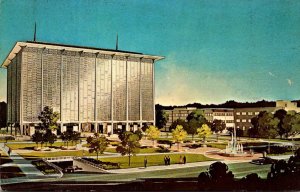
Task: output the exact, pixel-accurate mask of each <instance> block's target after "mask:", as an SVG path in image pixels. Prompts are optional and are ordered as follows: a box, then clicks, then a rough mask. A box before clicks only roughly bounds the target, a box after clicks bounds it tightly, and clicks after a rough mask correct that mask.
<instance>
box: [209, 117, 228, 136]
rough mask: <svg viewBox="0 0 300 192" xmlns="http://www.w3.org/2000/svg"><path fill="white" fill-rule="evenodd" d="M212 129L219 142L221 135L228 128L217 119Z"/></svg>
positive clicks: (212, 124)
mask: <svg viewBox="0 0 300 192" xmlns="http://www.w3.org/2000/svg"><path fill="white" fill-rule="evenodd" d="M210 127H211V130H212V131H213V132H215V133H216V136H217V141H219V133H220V132H221V131H223V130H224V129H225V128H226V124H225V123H224V121H222V120H219V119H215V120H213V122H212V123H211V126H210Z"/></svg>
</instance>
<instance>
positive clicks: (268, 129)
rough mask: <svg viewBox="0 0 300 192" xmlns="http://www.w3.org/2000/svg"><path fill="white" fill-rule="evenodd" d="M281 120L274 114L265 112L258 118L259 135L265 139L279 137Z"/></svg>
mask: <svg viewBox="0 0 300 192" xmlns="http://www.w3.org/2000/svg"><path fill="white" fill-rule="evenodd" d="M278 123H279V119H278V118H276V117H274V115H273V114H272V113H269V112H266V111H263V112H260V114H259V116H258V135H259V136H260V137H263V138H275V137H276V136H277V135H278V132H277V126H278Z"/></svg>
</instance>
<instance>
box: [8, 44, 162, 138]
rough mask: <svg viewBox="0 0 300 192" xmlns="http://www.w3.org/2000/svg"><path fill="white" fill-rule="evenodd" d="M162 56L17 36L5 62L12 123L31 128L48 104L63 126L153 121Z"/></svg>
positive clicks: (87, 128)
mask: <svg viewBox="0 0 300 192" xmlns="http://www.w3.org/2000/svg"><path fill="white" fill-rule="evenodd" d="M160 59H163V57H160V56H152V55H145V54H142V53H136V52H129V51H120V50H110V49H99V48H93V47H81V46H72V45H62V44H53V43H44V42H35V41H34V42H31V41H27V42H17V43H16V44H15V46H14V48H13V49H12V50H11V52H10V53H9V55H8V56H7V58H6V60H5V61H4V63H3V64H2V67H4V68H7V102H8V120H7V121H8V124H10V125H14V126H17V127H19V128H20V129H19V130H20V133H21V134H25V135H30V134H33V132H34V126H36V125H37V124H38V123H39V120H38V115H39V113H40V112H41V111H42V109H43V108H44V107H45V106H50V107H52V108H53V109H54V111H57V112H59V113H60V114H61V115H60V121H59V123H60V127H61V128H60V131H62V132H63V131H65V130H67V129H72V130H76V131H80V132H103V133H111V134H113V133H114V132H115V131H116V130H117V129H123V130H125V129H127V130H130V129H131V130H132V129H136V128H137V127H141V126H142V125H143V124H154V123H155V109H154V85H155V84H154V63H155V61H157V60H160Z"/></svg>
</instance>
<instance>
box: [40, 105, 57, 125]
mask: <svg viewBox="0 0 300 192" xmlns="http://www.w3.org/2000/svg"><path fill="white" fill-rule="evenodd" d="M59 116H60V115H59V113H58V112H53V109H52V108H50V107H48V106H45V107H44V109H43V111H42V112H41V113H40V115H39V116H38V119H39V120H40V121H41V122H42V123H41V126H40V128H41V129H42V130H47V129H50V130H51V131H53V130H56V129H57V128H58V125H57V121H58V120H59Z"/></svg>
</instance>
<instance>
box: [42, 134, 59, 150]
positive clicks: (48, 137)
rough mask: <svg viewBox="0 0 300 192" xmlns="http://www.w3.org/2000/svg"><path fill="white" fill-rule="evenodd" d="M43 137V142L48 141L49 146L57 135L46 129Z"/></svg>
mask: <svg viewBox="0 0 300 192" xmlns="http://www.w3.org/2000/svg"><path fill="white" fill-rule="evenodd" d="M43 138H44V142H45V143H50V145H51V146H52V145H53V143H54V142H55V141H56V140H57V136H56V135H55V134H54V133H52V131H51V130H47V131H46V133H45V134H44V135H43Z"/></svg>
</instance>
